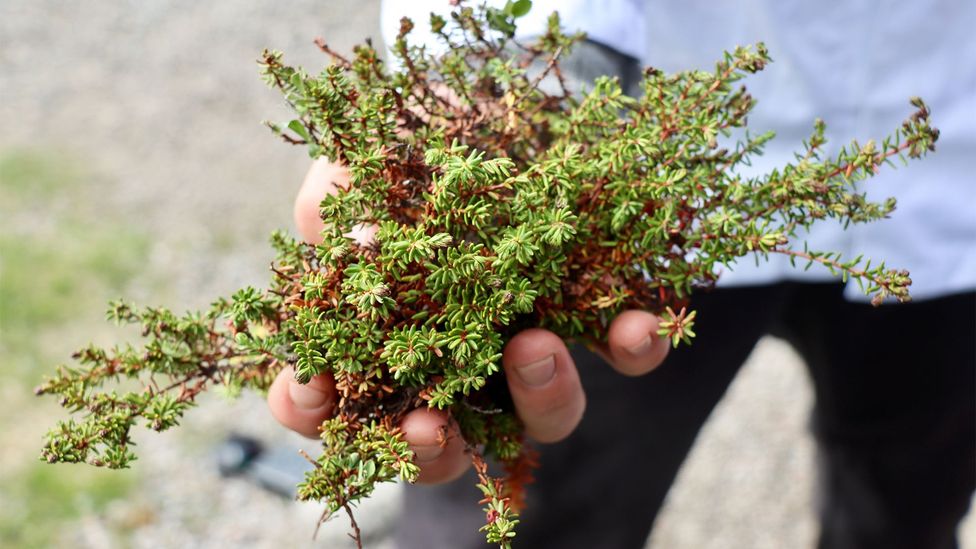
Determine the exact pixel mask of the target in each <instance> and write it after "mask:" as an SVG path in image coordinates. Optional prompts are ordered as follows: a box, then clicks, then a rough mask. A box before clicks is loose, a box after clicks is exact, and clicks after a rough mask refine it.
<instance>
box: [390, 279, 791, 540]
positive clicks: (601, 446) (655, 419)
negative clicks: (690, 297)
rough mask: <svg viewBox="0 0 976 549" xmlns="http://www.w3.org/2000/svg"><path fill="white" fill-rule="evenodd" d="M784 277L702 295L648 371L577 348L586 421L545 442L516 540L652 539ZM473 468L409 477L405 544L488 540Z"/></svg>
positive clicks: (401, 536)
mask: <svg viewBox="0 0 976 549" xmlns="http://www.w3.org/2000/svg"><path fill="white" fill-rule="evenodd" d="M783 294H784V288H783V287H772V288H768V287H767V288H741V289H729V290H722V291H717V292H714V293H711V294H706V295H702V296H699V297H698V298H697V299H696V300H695V302H694V304H693V306H694V308H695V309H696V310H697V311H698V312H699V313H698V318H699V320H698V322H697V324H696V330H695V331H696V332H697V334H698V337H697V338H696V341H695V343H694V344H693V345H691V346H687V347H679V348H678V349H675V350H674V351H673V352H672V353H671V354H670V356H669V357H668V359H667V360H666V361H665V363H664V364H663V365H662V366H661V367H660V368H659V369H658V370H657V371H655V372H653V373H652V374H650V375H647V376H644V377H641V378H628V377H624V376H621V375H619V374H617V373H615V372H614V371H613V370H612V369H611V368H610V367H609V366H608V365H606V364H605V363H603V362H602V361H601V360H600V359H599V358H597V357H596V356H594V355H592V354H590V353H589V352H587V351H585V350H583V349H575V350H574V357H575V359H576V363H577V366H578V368H579V370H580V374H581V377H582V380H583V386H584V388H585V390H586V392H587V398H588V405H587V410H586V414H585V416H584V418H583V422H582V424H581V425H580V427H579V428H578V429H577V430H576V431H575V432H574V433H573V435H571V436H570V437H569V438H568V439H567V440H565V441H563V442H561V443H559V444H553V445H546V446H542V447H540V450H541V452H542V455H541V468H540V470H539V471H538V475H537V482H536V484H534V485H532V486H531V487H530V491H529V500H528V502H527V503H528V505H527V509H526V510H525V512H524V513H523V515H522V518H523V522H522V523H521V524H520V525H519V533H518V537H517V539H516V543H515V545H516V546H517V547H526V548H532V549H543V548H549V547H553V548H560V549H563V548H565V549H572V548H587V549H592V548H604V547H606V548H609V549H627V548H641V547H643V546H644V543H645V540H646V538H647V536H648V534H649V532H650V528H651V524H652V522H653V520H654V517H655V515H656V514H657V512H658V510H659V509H660V506H661V504H662V502H663V500H664V497H665V495H666V494H667V491H668V488H669V487H670V485H671V482H672V481H673V480H674V477H675V475H676V474H677V471H678V468H679V467H680V465H681V462H682V461H683V460H684V458H685V455H686V454H687V453H688V451H689V449H690V448H691V445H692V443H693V442H694V439H695V436H696V435H697V433H698V430H699V428H700V427H701V425H702V424H703V423H704V421H705V419H706V418H707V417H708V415H709V413H711V410H712V408H713V407H714V406H715V404H716V403H717V402H718V400H719V399H720V398H721V397H722V395H723V394H724V392H725V390H726V388H727V387H728V385H729V383H730V382H731V380H732V378H733V377H734V376H735V373H736V372H737V371H738V369H739V366H740V365H741V364H742V362H743V361H744V360H745V358H746V357H747V356H748V354H749V352H750V351H751V350H752V348H753V346H754V345H755V342H756V341H757V340H758V339H759V337H760V336H761V335H762V334H763V333H764V332H765V331H766V329H767V327H768V326H769V324H770V322H771V321H772V320H773V318H774V316H775V313H776V311H777V310H778V307H777V306H776V304H777V303H779V302H780V301H781V300H782V295H783ZM479 497H480V496H479V492H478V491H477V490H476V489H475V488H474V481H473V480H472V479H471V478H468V477H465V478H462V479H461V480H460V481H459V482H455V483H452V484H449V485H446V486H439V487H428V486H423V487H408V489H407V490H406V494H405V498H406V501H405V503H406V505H405V506H404V511H405V514H404V516H403V518H402V520H401V523H400V525H399V528H398V532H397V540H398V542H399V547H401V548H403V549H421V548H423V549H441V548H443V549H464V548H469V547H470V548H473V547H479V548H481V547H486V544H485V542H484V537H483V535H482V534H480V533H479V532H478V527H479V526H480V525H481V524H483V520H484V515H483V513H482V512H481V511H480V508H479V506H478V505H477V504H476V501H477V500H478V499H479Z"/></svg>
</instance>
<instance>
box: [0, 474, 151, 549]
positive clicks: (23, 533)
mask: <svg viewBox="0 0 976 549" xmlns="http://www.w3.org/2000/svg"><path fill="white" fill-rule="evenodd" d="M136 481H137V479H136V478H135V473H134V472H133V471H108V470H104V469H96V468H94V467H88V466H86V465H64V466H57V467H54V466H51V465H48V464H45V463H36V464H32V465H30V466H29V467H27V468H26V469H25V470H22V471H21V472H20V474H19V475H18V478H17V479H16V480H14V481H13V482H11V480H10V479H6V480H5V483H6V486H5V487H4V490H3V491H4V500H6V501H5V502H4V507H5V509H4V510H3V511H0V545H2V546H3V547H11V548H13V547H18V548H23V549H32V548H35V547H37V548H42V547H52V546H54V545H55V542H56V540H57V539H58V538H59V537H62V536H64V535H65V534H66V532H65V531H64V529H65V528H66V525H68V524H70V523H71V522H72V520H73V519H75V518H77V517H78V516H79V515H80V514H82V513H86V512H88V513H90V512H98V511H99V510H101V509H103V508H104V507H105V506H106V505H107V504H108V503H109V502H111V501H113V500H116V499H119V498H120V497H123V496H124V495H125V494H127V493H128V492H129V491H130V490H131V489H132V488H133V487H134V486H135V484H136Z"/></svg>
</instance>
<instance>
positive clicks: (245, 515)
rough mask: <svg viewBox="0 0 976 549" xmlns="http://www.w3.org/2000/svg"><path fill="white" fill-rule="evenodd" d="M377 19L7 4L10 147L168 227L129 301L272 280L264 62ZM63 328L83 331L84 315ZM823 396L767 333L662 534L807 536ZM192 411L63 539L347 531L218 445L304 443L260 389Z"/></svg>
mask: <svg viewBox="0 0 976 549" xmlns="http://www.w3.org/2000/svg"><path fill="white" fill-rule="evenodd" d="M376 20H377V4H376V2H373V1H362V0H360V1H351V0H341V1H340V0H333V1H329V2H321V1H313V0H300V1H292V2H288V3H282V2H273V1H271V0H267V1H259V0H238V1H235V2H220V3H217V2H196V1H193V0H167V1H154V2H111V3H110V2H74V3H69V2H62V1H54V0H6V1H4V2H2V3H0V46H2V47H0V148H5V149H11V148H28V149H43V150H47V151H51V152H52V159H55V161H60V160H61V159H62V158H64V159H73V160H74V161H79V162H82V163H84V164H85V165H87V166H90V167H91V168H92V169H93V170H95V171H97V172H98V173H99V174H101V175H102V177H101V178H100V183H99V184H98V185H97V186H93V187H92V190H91V192H93V193H100V195H101V196H102V197H104V201H105V203H106V204H107V205H109V206H110V207H109V208H107V209H108V210H112V211H116V212H118V213H117V214H115V215H118V216H120V217H121V218H122V219H124V220H126V221H127V222H129V223H133V224H134V225H133V226H134V227H138V228H139V230H142V231H148V232H149V233H150V234H152V235H153V243H152V250H151V253H150V254H149V257H150V260H149V264H148V265H146V266H145V270H146V272H147V273H151V276H150V275H149V274H147V275H146V277H144V278H137V279H136V280H134V281H133V282H132V283H131V285H130V286H131V287H130V292H129V294H128V296H127V297H129V298H131V299H134V300H136V301H140V302H165V303H167V304H169V305H170V306H172V307H173V308H174V309H177V310H179V309H183V308H188V307H200V306H203V305H206V303H208V302H209V300H210V299H211V298H212V297H214V296H217V295H221V294H226V293H227V292H229V291H232V290H233V289H235V288H237V287H239V286H241V285H245V284H255V285H261V284H263V282H264V281H265V279H266V266H267V264H268V262H269V261H270V259H271V255H270V253H269V251H268V249H267V247H266V246H265V245H263V242H264V241H265V239H266V236H267V234H269V233H270V231H271V230H273V229H275V228H279V227H283V226H284V227H287V226H289V225H290V219H291V217H290V211H291V200H292V197H293V195H294V193H295V191H296V189H297V185H298V183H299V182H300V180H301V176H302V174H303V172H304V169H305V167H306V165H307V157H306V156H305V154H304V152H303V151H301V150H299V149H297V148H290V147H287V146H285V145H282V144H279V143H277V142H276V140H275V139H274V138H273V137H272V136H271V135H270V133H269V132H268V131H267V130H266V129H265V128H263V127H262V126H261V125H260V124H259V122H260V121H261V120H263V119H272V120H287V118H286V117H287V113H286V111H285V110H284V108H283V107H282V105H281V102H280V101H279V99H278V96H277V94H276V93H275V92H273V91H271V90H268V89H267V88H265V87H264V86H263V85H262V84H261V83H260V81H259V80H258V78H257V70H256V65H255V64H254V59H255V58H256V57H257V55H258V54H259V52H260V51H261V49H262V48H264V47H272V48H275V49H280V50H283V51H285V52H286V56H287V58H288V59H289V60H290V61H292V62H297V63H300V64H304V65H306V66H308V67H312V68H315V67H318V66H320V65H321V64H322V63H323V58H322V57H321V56H320V54H318V53H317V51H316V49H315V48H314V47H313V46H312V45H311V39H312V38H314V37H316V36H324V37H326V39H327V40H328V41H329V42H330V43H331V44H333V45H334V46H335V47H336V48H337V49H339V50H346V49H348V48H349V47H350V46H351V45H352V44H354V43H355V42H358V41H359V40H361V39H362V38H364V37H366V36H376V35H377V31H376V28H375V27H376ZM93 222H94V220H93ZM255 242H260V243H262V244H261V245H255ZM150 280H152V281H159V280H162V281H164V283H163V284H158V283H156V282H150ZM161 288H162V291H161ZM63 337H75V338H76V339H77V340H78V341H79V342H83V341H82V340H83V339H84V338H85V337H86V336H85V335H84V330H83V329H82V330H81V331H79V332H78V333H74V334H72V333H69V334H64V335H63ZM37 344H38V345H44V344H45V343H44V342H43V341H38V342H37ZM810 405H811V394H810V390H809V388H808V385H807V381H806V378H805V373H804V370H803V368H802V365H801V364H800V362H799V360H798V358H797V357H796V356H795V355H794V354H793V353H792V351H791V350H790V349H789V347H787V346H786V345H785V344H783V343H781V342H778V341H775V340H767V341H764V342H763V343H762V344H761V345H760V347H759V348H758V349H757V352H756V353H754V355H753V357H752V358H751V359H750V362H749V364H748V365H747V366H746V368H745V369H744V370H743V372H742V375H740V377H739V379H738V380H737V381H736V383H735V384H734V386H733V387H732V389H731V391H730V393H729V394H728V395H727V397H726V399H725V400H724V401H723V403H722V404H721V405H720V407H719V408H718V409H717V411H716V413H715V415H714V417H713V419H712V420H711V421H710V423H709V424H708V425H707V426H706V428H705V431H704V433H703V434H702V436H701V438H700V440H699V443H698V444H697V446H696V448H695V450H694V452H693V455H692V457H691V458H690V461H689V463H688V465H687V466H686V467H685V469H684V470H683V471H682V473H681V475H680V477H679V480H678V483H677V485H676V486H675V488H674V489H673V490H672V493H671V495H670V496H669V502H668V506H667V508H666V510H665V511H664V513H663V514H662V515H661V516H660V517H659V521H658V525H657V528H656V531H655V533H654V535H653V536H652V539H651V541H650V546H651V547H655V548H664V547H667V548H719V547H756V548H762V547H809V546H811V545H812V543H813V540H814V538H815V533H816V526H815V521H814V518H813V515H812V511H811V509H812V504H813V489H812V468H813V458H812V452H813V447H812V442H811V440H810V438H809V436H808V434H807V432H806V426H805V422H806V415H807V412H808V410H809V408H810ZM188 423H189V424H188V426H187V427H186V428H184V429H182V430H181V432H179V433H172V434H166V435H163V436H152V437H143V438H142V439H141V442H140V445H141V452H140V455H141V456H142V458H141V460H140V461H139V462H138V464H137V468H139V470H140V471H141V474H142V475H143V479H144V482H143V484H142V485H140V486H139V489H138V490H137V491H136V493H135V494H134V495H133V496H132V498H131V500H129V501H125V502H116V503H115V504H113V505H111V506H110V507H109V508H108V510H107V511H106V512H104V513H99V514H90V515H87V516H85V517H84V518H83V519H82V520H81V521H80V523H79V524H78V525H75V526H73V527H71V528H66V529H65V534H64V539H65V542H66V543H70V544H71V545H73V546H79V547H111V546H115V545H119V546H133V547H150V546H151V547H201V548H203V547H225V546H247V547H277V546H286V547H303V546H313V545H314V546H319V547H344V546H349V542H348V540H346V539H345V528H346V524H345V522H344V520H342V519H338V520H336V521H333V522H332V523H330V524H329V525H328V526H327V527H326V528H325V529H324V531H323V532H322V533H320V535H319V537H318V539H317V541H315V542H313V541H312V540H311V534H312V530H313V527H314V523H315V520H316V518H317V516H318V513H319V510H318V509H317V508H315V507H314V506H310V505H298V504H295V503H292V502H289V501H285V500H282V499H281V498H279V497H276V496H273V495H271V494H269V493H267V492H265V491H263V490H260V489H258V488H255V487H254V486H252V485H251V484H248V483H246V482H243V481H240V480H231V481H224V480H221V479H220V477H219V476H218V475H217V474H216V472H215V469H214V467H213V466H212V463H213V458H212V451H213V449H212V446H213V441H214V440H216V439H218V438H220V437H222V436H224V433H227V432H230V431H236V432H243V433H248V434H253V435H254V436H258V437H261V438H262V439H264V440H268V441H273V442H274V443H277V444H281V445H286V446H293V447H298V446H300V445H302V444H304V445H308V443H307V442H305V441H303V440H300V439H299V438H297V437H294V436H292V435H290V434H287V433H284V432H282V430H281V429H280V428H277V427H276V426H275V425H274V423H273V421H272V420H271V419H270V416H269V414H267V412H266V409H265V408H264V405H263V403H261V402H260V401H259V399H258V398H257V397H247V398H244V399H242V400H240V401H238V402H236V403H234V404H232V405H227V404H226V403H223V402H217V401H216V399H213V400H210V401H208V402H206V403H205V404H204V405H203V406H202V407H201V408H200V409H198V410H196V411H194V412H192V415H191V418H190V421H189V422H188ZM38 435H39V434H38ZM26 438H27V442H29V443H30V444H32V445H33V444H35V441H36V437H35V438H31V437H26ZM396 494H397V490H396V488H395V487H391V488H390V489H386V490H383V492H382V493H381V494H380V495H379V497H376V498H374V499H373V500H372V501H370V502H369V503H368V504H367V505H365V506H364V507H363V509H362V511H361V512H360V513H359V515H360V517H362V522H363V523H364V524H363V527H364V530H365V532H366V535H367V536H368V538H369V539H370V540H372V543H371V546H373V547H379V548H385V547H389V546H390V543H389V540H388V539H386V537H385V533H386V532H388V531H389V529H390V528H391V525H392V524H393V522H394V521H395V518H396V504H397V500H396ZM964 530H965V536H966V541H965V542H964V547H976V521H974V520H973V519H972V516H971V517H970V520H969V521H968V522H967V524H966V526H965V528H964ZM119 532H125V534H124V536H122V537H121V538H120V534H119Z"/></svg>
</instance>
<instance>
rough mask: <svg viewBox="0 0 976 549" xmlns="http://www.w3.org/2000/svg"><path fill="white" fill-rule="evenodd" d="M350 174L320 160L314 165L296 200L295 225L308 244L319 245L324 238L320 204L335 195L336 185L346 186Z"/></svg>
mask: <svg viewBox="0 0 976 549" xmlns="http://www.w3.org/2000/svg"><path fill="white" fill-rule="evenodd" d="M348 181H349V172H348V171H347V170H346V169H345V168H344V167H342V166H340V165H338V164H334V163H332V162H329V160H328V159H326V158H319V159H318V160H316V161H315V162H313V163H312V166H311V167H310V168H309V170H308V173H307V174H305V181H304V182H302V188H301V189H299V191H298V197H297V198H296V199H295V210H294V214H295V225H296V226H297V227H298V233H299V234H300V235H301V236H302V238H304V239H305V240H306V241H307V242H311V243H313V244H318V243H319V242H321V240H322V237H321V235H320V234H319V233H321V232H322V219H321V218H319V203H321V202H322V198H324V197H325V195H326V194H330V193H335V190H336V185H345V184H346V182H348Z"/></svg>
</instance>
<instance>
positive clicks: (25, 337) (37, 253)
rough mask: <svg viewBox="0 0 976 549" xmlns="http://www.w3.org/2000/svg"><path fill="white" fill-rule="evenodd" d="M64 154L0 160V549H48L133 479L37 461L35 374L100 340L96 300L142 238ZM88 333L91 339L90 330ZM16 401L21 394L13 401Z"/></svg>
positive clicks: (127, 267) (135, 269)
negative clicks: (2, 393) (97, 337)
mask: <svg viewBox="0 0 976 549" xmlns="http://www.w3.org/2000/svg"><path fill="white" fill-rule="evenodd" d="M79 166H80V164H79V163H78V162H73V161H72V160H71V159H70V158H66V157H65V155H59V154H49V153H46V152H43V153H42V152H40V151H30V150H16V151H0V384H2V386H3V388H4V389H5V394H7V395H8V397H10V398H3V399H0V424H3V425H5V427H4V429H0V445H3V447H4V448H5V450H6V452H5V455H4V457H3V461H2V462H0V546H2V547H4V548H6V547H24V548H31V547H50V546H52V545H54V544H55V540H56V539H58V536H61V535H63V534H64V531H65V529H66V528H68V527H69V525H70V524H71V522H72V521H73V520H75V519H76V518H77V517H79V516H81V515H82V514H85V513H98V512H100V511H101V510H102V509H103V508H104V506H105V505H106V504H107V503H108V502H110V501H112V500H114V499H119V498H123V497H125V495H126V494H127V493H129V492H130V490H131V489H132V487H133V485H134V484H135V482H136V479H135V474H134V473H133V472H132V471H128V472H122V473H120V472H118V471H105V470H100V469H95V468H93V467H88V466H64V465H59V466H52V465H48V464H45V463H40V462H39V461H37V459H38V458H37V456H38V453H39V450H40V447H41V445H42V443H43V441H42V435H43V432H42V431H41V430H42V429H44V428H46V427H48V426H51V425H53V424H54V422H55V420H56V419H57V418H58V417H60V416H61V413H60V412H58V411H55V407H54V405H53V403H51V402H48V401H46V400H41V399H35V398H33V397H32V396H27V395H30V391H31V387H33V386H34V385H36V384H37V383H39V381H40V379H41V376H42V374H44V373H48V372H52V371H53V369H54V366H55V365H56V364H57V363H60V362H66V361H67V359H68V358H69V357H68V354H69V353H70V352H71V351H72V350H74V349H75V348H77V347H81V346H83V345H84V344H85V343H87V341H88V340H87V339H85V338H90V337H91V336H92V332H97V331H98V330H104V329H105V328H103V326H107V324H105V322H104V320H103V311H104V310H105V305H106V300H107V299H110V298H113V297H119V296H121V295H123V294H124V293H125V289H126V286H127V284H128V282H129V280H131V279H132V278H133V276H134V275H135V274H136V273H139V272H141V271H142V270H143V267H142V266H143V265H144V262H145V260H146V258H147V256H148V252H149V239H148V237H147V236H146V235H145V234H144V233H141V232H139V231H134V230H132V229H131V228H130V227H128V226H127V225H126V220H125V219H124V218H123V216H122V215H121V214H115V213H113V211H112V205H111V203H110V202H106V197H107V196H110V193H108V191H109V182H107V181H105V180H104V179H101V178H98V177H97V176H95V175H93V174H92V173H90V172H88V171H85V170H83V169H81V168H80V167H79ZM96 327H97V329H93V328H96ZM21 395H23V396H21Z"/></svg>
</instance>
